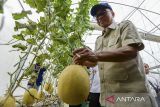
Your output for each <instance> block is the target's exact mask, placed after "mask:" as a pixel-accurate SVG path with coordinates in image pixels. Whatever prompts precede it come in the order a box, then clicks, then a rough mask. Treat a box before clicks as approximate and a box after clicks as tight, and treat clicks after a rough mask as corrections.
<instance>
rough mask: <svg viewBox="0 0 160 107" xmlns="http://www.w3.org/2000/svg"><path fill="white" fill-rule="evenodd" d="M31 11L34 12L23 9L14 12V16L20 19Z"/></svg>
mask: <svg viewBox="0 0 160 107" xmlns="http://www.w3.org/2000/svg"><path fill="white" fill-rule="evenodd" d="M31 13H32V12H31V11H22V12H21V13H13V14H12V16H13V18H14V19H15V20H19V19H22V18H24V17H26V16H27V15H28V14H31Z"/></svg>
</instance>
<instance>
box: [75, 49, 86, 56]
mask: <svg viewBox="0 0 160 107" xmlns="http://www.w3.org/2000/svg"><path fill="white" fill-rule="evenodd" d="M84 49H85V48H79V49H76V50H74V51H73V55H75V54H76V53H79V52H81V51H83V50H84Z"/></svg>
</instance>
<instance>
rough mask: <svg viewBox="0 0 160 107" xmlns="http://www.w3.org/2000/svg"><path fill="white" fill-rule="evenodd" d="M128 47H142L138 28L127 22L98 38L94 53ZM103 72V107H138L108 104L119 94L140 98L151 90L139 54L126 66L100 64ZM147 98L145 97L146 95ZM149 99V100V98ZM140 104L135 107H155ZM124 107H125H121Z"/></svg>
mask: <svg viewBox="0 0 160 107" xmlns="http://www.w3.org/2000/svg"><path fill="white" fill-rule="evenodd" d="M129 44H137V45H141V44H142V41H141V39H140V37H139V35H138V33H137V30H136V28H135V27H134V25H133V24H132V23H131V22H130V21H124V22H121V23H120V24H118V25H117V27H116V28H115V29H110V28H108V29H106V31H105V32H104V33H103V34H102V36H99V37H98V38H97V40H96V45H95V51H96V52H101V51H107V50H112V49H116V48H120V47H122V46H126V45H129ZM98 67H99V72H100V83H101V104H102V106H106V107H135V104H133V105H132V106H131V105H130V106H129V105H124V104H120V103H119V104H118V105H119V106H116V104H114V105H112V106H111V105H110V104H107V103H108V102H107V101H106V98H107V96H109V95H111V93H114V94H113V95H116V93H124V94H122V95H125V93H126V95H128V94H129V93H135V94H131V95H132V96H135V95H136V96H137V95H138V94H136V93H147V94H148V88H147V86H146V79H145V73H144V69H143V63H142V61H141V58H140V56H139V54H138V55H137V57H135V58H134V59H132V60H128V61H124V62H99V63H98ZM145 96H146V94H145ZM146 99H149V101H150V98H149V97H147V98H146ZM147 104H148V106H146V104H145V105H144V104H141V105H139V106H137V105H136V107H155V106H152V104H151V102H148V103H147ZM120 105H122V106H120Z"/></svg>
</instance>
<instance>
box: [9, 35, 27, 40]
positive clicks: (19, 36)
mask: <svg viewBox="0 0 160 107" xmlns="http://www.w3.org/2000/svg"><path fill="white" fill-rule="evenodd" d="M12 37H13V38H15V39H17V40H25V39H24V37H23V35H22V34H18V35H13V36H12Z"/></svg>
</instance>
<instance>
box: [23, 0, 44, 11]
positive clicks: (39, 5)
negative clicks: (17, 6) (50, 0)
mask: <svg viewBox="0 0 160 107" xmlns="http://www.w3.org/2000/svg"><path fill="white" fill-rule="evenodd" d="M26 3H27V4H29V5H30V6H31V7H32V8H36V9H37V12H42V11H44V8H45V6H46V4H47V0H26Z"/></svg>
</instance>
